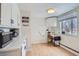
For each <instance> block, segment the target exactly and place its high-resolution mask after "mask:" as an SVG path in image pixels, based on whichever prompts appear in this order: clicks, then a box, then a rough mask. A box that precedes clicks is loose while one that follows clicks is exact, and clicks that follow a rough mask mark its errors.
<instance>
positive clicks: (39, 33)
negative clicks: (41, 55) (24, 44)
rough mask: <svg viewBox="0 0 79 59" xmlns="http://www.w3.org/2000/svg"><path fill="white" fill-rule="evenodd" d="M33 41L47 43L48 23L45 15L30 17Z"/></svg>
mask: <svg viewBox="0 0 79 59" xmlns="http://www.w3.org/2000/svg"><path fill="white" fill-rule="evenodd" d="M30 27H31V43H46V42H47V39H46V37H47V35H46V25H45V18H44V17H30Z"/></svg>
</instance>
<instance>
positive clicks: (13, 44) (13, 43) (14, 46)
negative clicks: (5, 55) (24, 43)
mask: <svg viewBox="0 0 79 59" xmlns="http://www.w3.org/2000/svg"><path fill="white" fill-rule="evenodd" d="M19 40H20V38H19V37H16V38H13V40H12V41H11V42H10V43H9V44H8V45H7V46H5V47H3V48H1V49H0V52H2V51H10V50H14V49H20V48H21V43H20V42H19Z"/></svg>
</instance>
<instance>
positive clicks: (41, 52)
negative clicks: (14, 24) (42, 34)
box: [26, 44, 75, 56]
mask: <svg viewBox="0 0 79 59" xmlns="http://www.w3.org/2000/svg"><path fill="white" fill-rule="evenodd" d="M26 55H27V56H75V55H74V54H73V53H71V52H69V51H67V50H65V49H64V48H61V47H59V46H57V47H54V46H53V45H48V44H33V45H32V48H31V50H30V51H28V52H27V53H26Z"/></svg>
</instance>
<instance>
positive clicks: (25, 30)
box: [20, 11, 31, 49]
mask: <svg viewBox="0 0 79 59" xmlns="http://www.w3.org/2000/svg"><path fill="white" fill-rule="evenodd" d="M20 12H21V20H22V16H25V17H29V16H30V12H26V11H20ZM29 20H30V19H29ZM21 39H22V41H23V39H26V44H27V49H30V45H31V41H30V40H31V39H30V26H23V25H22V24H21Z"/></svg>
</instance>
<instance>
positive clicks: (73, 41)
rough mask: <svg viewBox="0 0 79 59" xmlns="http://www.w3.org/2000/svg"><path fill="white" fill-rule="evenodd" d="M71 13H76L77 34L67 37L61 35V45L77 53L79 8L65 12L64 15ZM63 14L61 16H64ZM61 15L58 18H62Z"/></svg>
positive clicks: (78, 44) (78, 48) (78, 47)
mask: <svg viewBox="0 0 79 59" xmlns="http://www.w3.org/2000/svg"><path fill="white" fill-rule="evenodd" d="M73 11H76V12H77V19H78V29H77V30H78V32H77V33H78V34H77V36H69V35H61V38H62V40H61V43H62V44H64V45H66V46H68V47H70V48H72V49H74V50H76V51H79V8H77V9H74V10H72V11H70V12H67V13H65V14H69V13H72V12H73ZM65 14H63V15H65ZM63 15H61V16H60V17H62V16H63Z"/></svg>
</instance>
